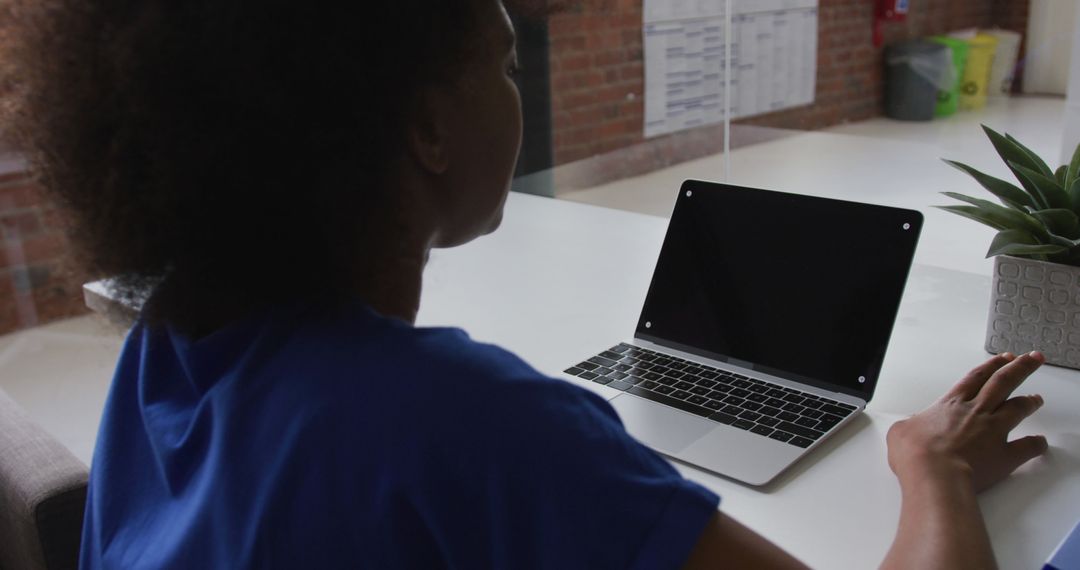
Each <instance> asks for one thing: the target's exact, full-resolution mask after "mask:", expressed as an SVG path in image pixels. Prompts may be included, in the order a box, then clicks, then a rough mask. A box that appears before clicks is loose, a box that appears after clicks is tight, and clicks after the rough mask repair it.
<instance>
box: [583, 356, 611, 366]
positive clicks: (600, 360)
mask: <svg viewBox="0 0 1080 570" xmlns="http://www.w3.org/2000/svg"><path fill="white" fill-rule="evenodd" d="M589 362H592V363H594V364H598V365H600V366H608V367H611V366H615V364H616V362H615V361H614V360H612V359H610V358H604V357H603V356H594V357H592V358H590V359H589Z"/></svg>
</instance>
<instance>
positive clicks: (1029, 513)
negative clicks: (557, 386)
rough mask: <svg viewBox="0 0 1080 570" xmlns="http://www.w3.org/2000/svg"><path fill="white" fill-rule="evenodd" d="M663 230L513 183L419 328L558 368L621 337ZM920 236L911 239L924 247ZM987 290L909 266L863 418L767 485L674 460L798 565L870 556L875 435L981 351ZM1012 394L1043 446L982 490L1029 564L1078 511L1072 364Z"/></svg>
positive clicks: (886, 537)
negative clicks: (488, 229) (1031, 411)
mask: <svg viewBox="0 0 1080 570" xmlns="http://www.w3.org/2000/svg"><path fill="white" fill-rule="evenodd" d="M928 223H930V222H929V221H928ZM666 228H667V220H665V219H662V218H657V217H652V216H646V215H641V214H633V213H628V212H622V211H617V210H609V209H605V208H598V207H593V206H587V205H582V204H575V203H570V202H566V201H558V200H551V199H546V198H537V197H533V196H527V195H521V194H513V195H511V197H510V200H509V201H508V203H507V207H506V218H505V221H504V223H503V227H502V228H501V229H500V230H499V231H497V232H496V233H494V234H493V235H491V236H487V237H484V238H481V239H479V240H477V241H475V242H473V243H471V244H469V245H466V246H464V247H460V248H457V249H454V250H447V251H438V252H435V253H434V254H433V256H432V259H431V263H430V265H429V268H428V271H427V276H426V281H425V290H424V294H423V301H422V303H421V311H420V315H419V319H418V323H419V324H420V325H456V326H461V327H463V328H465V329H466V330H467V331H469V332H470V334H472V336H473V337H474V338H476V339H478V340H483V341H490V342H494V343H497V344H500V345H502V346H504V347H506V348H508V349H510V350H512V351H514V352H516V353H518V354H519V355H521V356H522V357H524V358H525V359H526V360H528V361H529V362H531V363H532V364H533V365H534V366H536V367H538V368H539V369H540V370H542V371H544V372H547V373H550V374H553V375H554V374H558V373H559V371H560V370H562V369H564V368H566V367H567V366H569V365H570V364H573V363H575V362H578V361H580V360H581V359H582V358H585V357H587V356H591V355H592V354H595V353H596V352H597V351H598V350H600V349H603V348H606V347H608V346H610V345H611V344H614V343H616V342H618V341H620V340H625V339H626V338H628V337H630V336H632V334H633V330H634V326H635V324H636V322H637V317H638V313H639V311H640V310H641V305H642V302H643V301H644V298H645V293H646V291H647V289H648V285H649V278H650V276H651V275H652V271H653V266H654V264H655V262H656V256H657V254H658V253H659V251H660V245H661V242H662V239H663V235H664V231H665V229H666ZM927 235H932V233H931V232H926V233H924V241H923V243H922V244H921V245H920V249H926V248H933V247H934V244H933V243H931V242H930V241H927V240H926V239H925V236H927ZM989 288H990V280H989V277H988V276H984V275H976V274H972V273H964V272H959V271H954V270H948V269H942V268H938V267H934V266H927V265H916V266H915V269H914V271H913V273H912V276H911V280H910V281H909V283H908V287H907V292H906V295H905V297H904V301H903V303H902V305H901V309H900V315H899V318H898V320H897V325H896V329H895V331H894V334H893V339H892V342H891V345H890V349H889V352H888V356H887V358H886V361H885V366H884V370H883V372H882V376H881V379H880V381H879V384H878V388H877V394H876V396H875V397H874V399H873V401H872V402H871V404H870V406H869V408H868V410H867V413H866V414H865V415H864V417H862V418H859V420H860V421H858V422H856V423H855V425H852V426H849V427H848V428H846V429H844V430H842V432H841V433H839V434H837V435H836V436H834V437H833V438H832V439H830V440H829V441H828V442H826V443H825V444H824V445H823V447H822V448H821V449H819V450H817V451H815V452H814V453H812V454H811V455H810V456H809V457H807V458H804V460H803V461H801V462H799V463H798V464H796V465H795V466H794V467H793V468H792V469H791V470H790V471H789V472H788V473H787V474H785V475H784V476H781V479H780V480H779V481H778V482H777V483H776V484H775V485H773V486H772V487H770V488H769V489H767V490H766V491H765V492H762V491H760V490H755V489H751V488H748V487H745V486H743V485H741V484H738V483H735V482H732V481H729V480H725V479H723V478H720V477H717V476H714V475H711V474H708V473H705V472H703V471H699V470H697V469H694V468H692V467H687V466H683V465H680V466H679V469H680V471H682V472H683V473H684V474H685V475H686V476H687V477H689V478H691V479H693V480H695V481H698V482H700V483H703V484H704V485H706V486H707V487H709V488H711V489H713V490H714V491H716V492H717V493H719V494H720V495H721V497H722V498H723V502H722V503H721V508H722V509H723V510H724V511H726V512H727V513H729V514H731V515H732V516H734V517H735V518H737V519H739V520H741V521H743V522H744V523H745V524H747V525H749V526H750V527H752V528H754V529H756V530H758V531H759V532H761V533H762V534H764V535H765V536H767V537H769V538H770V539H771V540H773V541H775V542H777V543H778V544H780V545H781V546H783V547H784V548H786V549H788V550H789V551H791V552H792V553H793V554H795V555H796V556H798V557H799V558H800V559H802V560H803V561H805V562H806V563H808V564H810V565H811V566H814V567H817V568H860V569H862V568H874V567H876V566H877V565H878V564H879V563H880V561H881V559H882V558H883V557H884V555H885V552H886V550H887V548H888V546H889V544H890V542H891V540H892V537H893V534H894V532H895V529H896V523H897V520H898V517H899V507H900V495H899V488H898V486H897V484H896V482H895V479H894V478H893V475H892V473H891V472H890V471H889V468H888V465H887V464H886V460H885V453H886V448H885V432H886V430H887V429H888V428H889V426H890V425H891V424H892V422H894V421H895V420H896V419H898V418H901V417H903V416H905V415H908V414H911V413H914V412H917V411H919V410H920V409H922V408H923V407H925V406H926V405H928V404H929V403H930V402H931V401H933V400H934V399H935V398H937V397H938V396H939V395H940V394H941V393H942V392H944V390H945V389H946V388H947V387H948V386H950V385H951V384H952V383H953V381H955V380H957V379H959V378H960V376H962V375H963V374H964V373H965V372H966V371H967V370H968V369H970V368H971V367H972V366H974V365H975V364H977V363H979V362H981V361H982V360H984V359H985V358H987V357H988V356H987V354H986V353H985V352H984V351H983V349H982V343H983V336H984V327H985V325H986V311H987V308H988V299H989ZM581 384H582V385H586V386H588V387H589V388H591V389H594V390H596V391H598V392H599V393H601V394H604V395H606V396H607V397H609V398H610V397H613V396H614V394H615V393H616V392H615V391H614V390H611V389H609V388H605V387H603V386H597V385H596V384H592V383H588V382H581ZM1024 389H1025V390H1026V391H1031V392H1035V391H1037V392H1039V393H1041V394H1043V395H1044V396H1045V397H1046V406H1045V407H1044V408H1043V409H1042V410H1041V411H1040V412H1039V413H1038V414H1037V415H1036V416H1035V417H1034V418H1032V419H1031V420H1029V421H1028V422H1027V423H1026V424H1025V425H1024V426H1022V429H1021V430H1019V431H1018V432H1017V434H1018V435H1021V434H1026V433H1045V434H1046V435H1047V436H1048V438H1049V441H1050V445H1051V451H1050V454H1049V455H1048V456H1047V457H1046V458H1044V459H1040V460H1038V461H1036V462H1033V463H1031V464H1029V465H1027V466H1025V467H1023V468H1022V469H1021V470H1020V471H1018V472H1017V473H1016V474H1014V475H1013V476H1012V477H1011V478H1010V479H1008V480H1006V481H1005V482H1003V483H1002V484H1000V485H999V486H997V487H996V488H994V489H992V490H991V491H989V492H987V493H985V494H984V495H983V496H982V497H981V498H980V502H981V505H982V508H983V512H984V514H985V516H986V519H987V523H988V525H989V527H990V533H991V536H992V538H993V541H994V546H995V550H996V552H997V556H998V560H999V562H1000V564H1001V567H1002V568H1038V567H1041V564H1042V562H1043V561H1044V560H1045V559H1046V557H1047V556H1048V555H1049V553H1050V552H1051V551H1052V550H1053V548H1054V546H1055V545H1056V544H1057V542H1058V541H1059V540H1060V539H1061V537H1062V536H1064V534H1065V533H1066V532H1068V530H1069V529H1070V528H1071V527H1072V525H1073V523H1075V522H1076V520H1077V519H1078V518H1080V469H1078V467H1080V414H1078V410H1080V373H1077V372H1074V371H1071V370H1066V369H1063V368H1056V367H1052V366H1047V367H1044V368H1043V369H1042V370H1040V371H1039V372H1038V373H1036V375H1035V376H1034V377H1033V378H1032V379H1031V380H1029V382H1028V383H1027V385H1026V387H1025V388H1024ZM627 500H628V501H629V500H633V498H632V497H627Z"/></svg>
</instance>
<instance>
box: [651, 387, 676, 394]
mask: <svg viewBox="0 0 1080 570" xmlns="http://www.w3.org/2000/svg"><path fill="white" fill-rule="evenodd" d="M654 391H655V392H659V393H661V394H670V393H672V392H674V391H675V388H672V387H671V386H660V387H659V388H657V389H656V390H654Z"/></svg>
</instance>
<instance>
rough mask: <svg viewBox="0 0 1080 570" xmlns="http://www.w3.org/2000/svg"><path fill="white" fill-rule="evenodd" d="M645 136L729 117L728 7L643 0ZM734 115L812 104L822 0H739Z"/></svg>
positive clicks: (714, 0)
mask: <svg viewBox="0 0 1080 570" xmlns="http://www.w3.org/2000/svg"><path fill="white" fill-rule="evenodd" d="M644 8H645V10H644V23H643V34H644V44H645V50H644V51H645V136H646V137H653V136H657V135H662V134H666V133H671V132H675V131H679V130H683V129H688V128H693V127H697V126H702V125H707V124H713V123H718V122H721V121H723V120H724V115H725V113H724V104H723V103H724V91H725V81H724V67H725V66H724V59H725V58H726V57H727V54H726V53H725V50H726V44H725V38H724V20H725V16H724V13H723V11H724V6H723V2H720V1H719V0H645V6H644ZM732 12H733V18H732V42H731V52H732V56H733V57H732V61H731V70H732V77H731V90H732V97H731V115H732V117H733V118H739V117H748V116H751V115H757V114H761V113H767V112H772V111H776V110H779V109H786V108H789V107H795V106H800V105H806V104H809V103H812V102H813V100H814V87H815V83H816V75H817V23H818V18H817V14H818V1H817V0H735V1H734V6H733V10H732Z"/></svg>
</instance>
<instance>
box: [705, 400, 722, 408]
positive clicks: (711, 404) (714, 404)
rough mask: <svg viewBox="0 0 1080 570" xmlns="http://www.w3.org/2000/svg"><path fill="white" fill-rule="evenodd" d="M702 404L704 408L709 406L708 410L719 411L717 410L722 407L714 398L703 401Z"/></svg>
mask: <svg viewBox="0 0 1080 570" xmlns="http://www.w3.org/2000/svg"><path fill="white" fill-rule="evenodd" d="M702 405H703V406H705V407H706V408H709V409H710V410H718V411H719V410H722V409H723V408H724V404H721V403H720V402H717V401H716V400H709V401H707V402H705V403H704V404H702Z"/></svg>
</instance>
